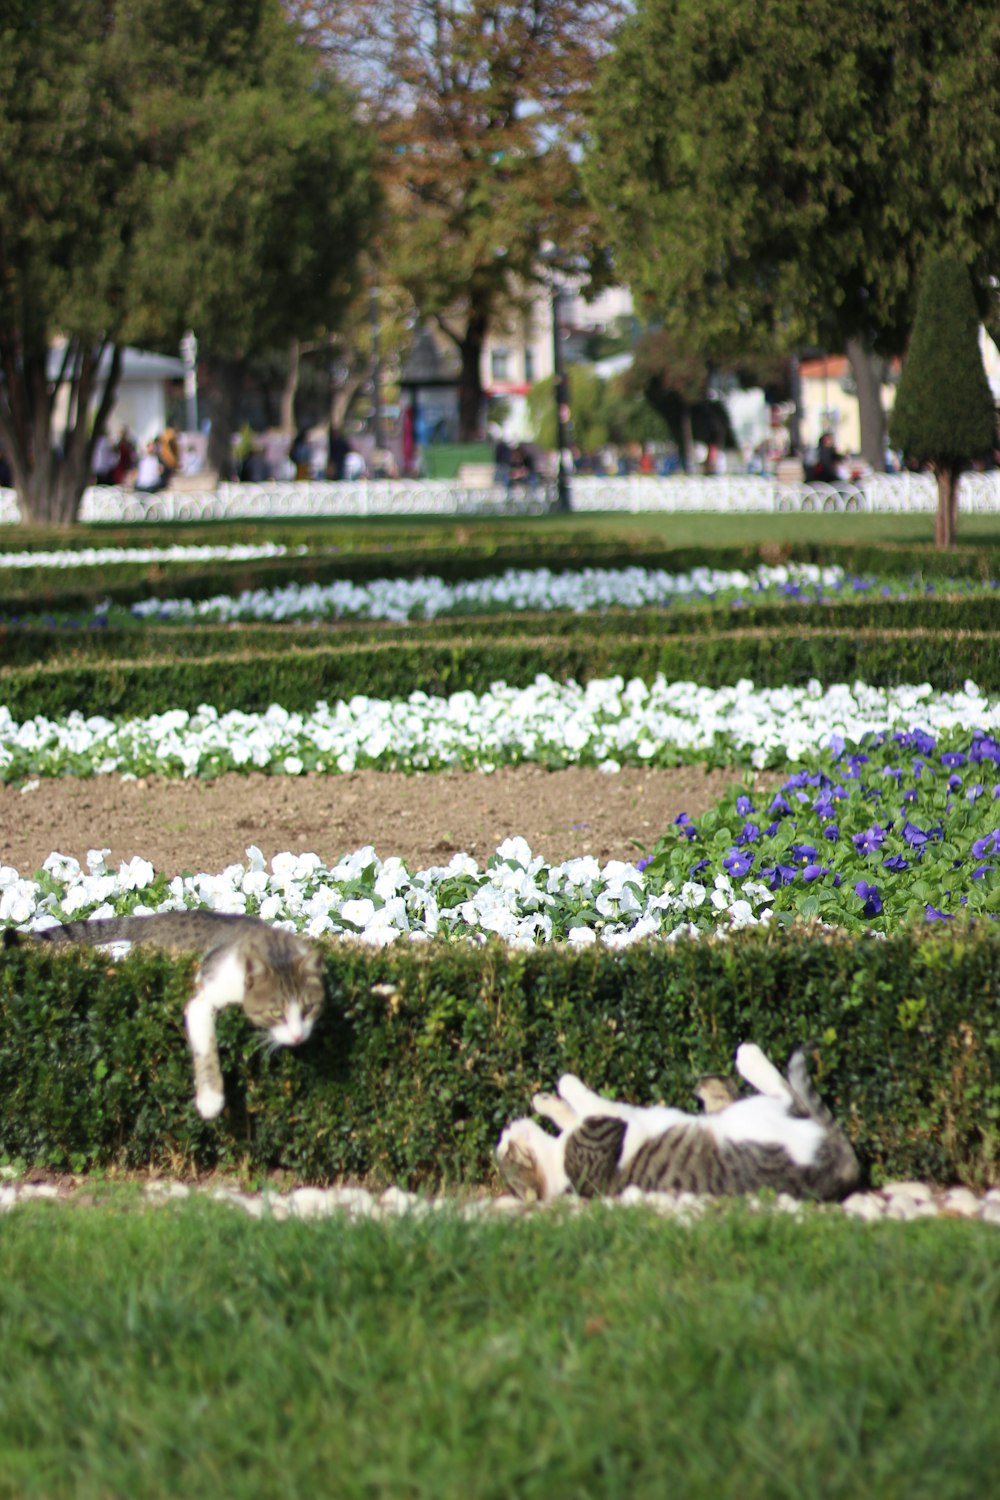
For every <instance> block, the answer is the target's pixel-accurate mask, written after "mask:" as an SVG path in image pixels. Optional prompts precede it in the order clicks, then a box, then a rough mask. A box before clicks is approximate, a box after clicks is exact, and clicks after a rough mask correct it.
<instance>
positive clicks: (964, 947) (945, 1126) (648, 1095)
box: [0, 928, 1000, 1187]
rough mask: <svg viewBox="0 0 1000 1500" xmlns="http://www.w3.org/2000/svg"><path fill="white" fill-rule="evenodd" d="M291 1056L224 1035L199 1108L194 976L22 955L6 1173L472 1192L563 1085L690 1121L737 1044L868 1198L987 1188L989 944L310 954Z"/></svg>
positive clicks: (4, 1126)
mask: <svg viewBox="0 0 1000 1500" xmlns="http://www.w3.org/2000/svg"><path fill="white" fill-rule="evenodd" d="M327 954H328V958H327V972H328V981H329V993H330V1001H329V1004H328V1008H327V1011H326V1012H325V1014H324V1016H323V1017H322V1019H321V1021H320V1023H319V1025H318V1026H317V1028H316V1032H315V1033H314V1036H313V1037H312V1038H311V1040H310V1041H309V1043H307V1044H306V1046H305V1047H303V1048H301V1049H299V1050H298V1051H296V1052H290V1051H279V1052H277V1053H273V1054H268V1053H267V1052H266V1051H265V1050H262V1049H261V1047H260V1045H259V1038H257V1037H256V1035H255V1033H254V1032H253V1031H252V1030H251V1029H250V1028H249V1027H248V1025H247V1023H246V1022H245V1021H244V1020H243V1018H242V1017H241V1016H240V1015H238V1014H236V1013H233V1012H226V1013H224V1014H223V1016H222V1017H221V1020H220V1026H219V1032H220V1043H221V1051H222V1058H223V1071H224V1074H225V1078H226V1093H227V1108H226V1111H225V1113H224V1115H223V1116H222V1117H221V1118H220V1119H219V1120H218V1121H213V1122H205V1121H202V1120H200V1119H199V1117H198V1115H197V1114H196V1112H195V1110H194V1106H193V1103H192V1085H191V1077H190V1061H189V1056H188V1049H187V1043H186V1039H185V1035H184V1030H183V1023H182V1006H183V1002H184V998H185V996H186V993H187V986H188V984H189V983H190V978H191V974H192V970H193V962H192V961H187V960H185V961H181V960H177V959H171V958H169V957H168V956H166V955H163V954H157V953H149V952H147V953H146V954H133V955H132V956H130V957H129V958H128V959H126V960H124V961H123V962H121V963H119V964H112V963H109V962H108V960H107V959H106V958H104V957H102V956H101V955H100V954H96V953H93V952H89V951H87V952H75V951H74V952H68V953H47V952H44V951H40V950H28V949H17V950H13V951H12V952H11V953H9V954H6V955H5V957H4V962H3V966H2V969H0V1154H2V1155H4V1156H5V1157H7V1158H13V1159H20V1160H22V1161H24V1162H25V1163H27V1164H32V1165H39V1166H40V1165H45V1166H50V1167H70V1168H73V1169H75V1170H83V1169H85V1168H92V1167H95V1166H103V1167H112V1166H115V1167H123V1168H125V1167H131V1168H150V1167H152V1168H157V1169H161V1170H171V1171H189V1170H191V1171H193V1170H199V1171H200V1170H207V1169H212V1168H217V1167H218V1168H225V1169H228V1170H238V1171H240V1172H242V1173H244V1174H246V1175H248V1176H254V1175H259V1174H263V1173H265V1172H269V1171H273V1170H288V1171H290V1172H294V1173H295V1174H296V1176H297V1177H299V1178H300V1179H302V1180H305V1181H315V1182H327V1181H333V1180H336V1179H338V1178H344V1177H346V1178H349V1179H352V1180H362V1181H366V1182H368V1183H369V1184H370V1185H372V1186H378V1185H380V1184H384V1183H387V1182H390V1181H395V1182H398V1183H400V1184H402V1185H405V1186H409V1187H414V1186H420V1185H425V1186H436V1185H439V1184H441V1183H443V1182H452V1183H454V1182H459V1181H483V1180H486V1179H487V1178H488V1176H489V1174H490V1172H491V1162H492V1150H493V1146H494V1144H495V1141H496V1139H497V1137H498V1135H499V1133H500V1130H501V1129H502V1128H503V1126H504V1125H505V1124H506V1123H507V1122H508V1121H509V1120H510V1119H512V1118H514V1117H516V1116H517V1115H519V1114H524V1113H526V1112H528V1110H529V1107H530V1106H529V1101H530V1098H531V1095H532V1093H533V1092H534V1091H535V1090H537V1089H538V1088H540V1087H545V1088H551V1087H552V1086H553V1084H554V1083H555V1081H556V1079H557V1078H558V1076H559V1074H560V1073H562V1072H563V1071H566V1070H570V1071H574V1072H578V1073H579V1074H580V1075H581V1076H582V1077H584V1078H585V1079H586V1080H587V1082H589V1083H590V1084H591V1085H593V1086H594V1087H597V1088H600V1089H603V1090H606V1091H609V1092H612V1093H614V1094H617V1095H618V1096H619V1097H626V1098H631V1099H636V1100H639V1101H653V1100H656V1099H664V1100H666V1101H669V1102H671V1103H675V1104H679V1105H682V1106H685V1105H688V1106H689V1107H692V1108H693V1107H695V1106H694V1103H693V1098H692V1095H691V1087H692V1083H693V1080H694V1078H695V1077H696V1076H697V1075H698V1074H699V1073H702V1072H705V1071H723V1072H728V1071H729V1070H730V1066H731V1058H732V1054H733V1052H734V1050H735V1048H736V1046H737V1045H738V1043H739V1042H740V1041H742V1040H745V1039H748V1038H751V1039H753V1040H755V1041H757V1042H758V1043H759V1044H760V1045H761V1046H762V1047H763V1048H764V1049H765V1051H766V1052H768V1053H769V1055H771V1056H772V1057H773V1058H774V1059H775V1060H776V1061H779V1062H783V1061H784V1060H785V1058H786V1057H787V1055H788V1054H789V1052H790V1051H791V1050H792V1048H793V1047H794V1046H795V1045H796V1044H797V1043H798V1042H799V1041H802V1040H805V1039H812V1040H813V1041H815V1043H816V1050H815V1053H814V1073H815V1075H816V1077H817V1081H818V1084H819V1087H820V1089H821V1091H822V1093H823V1094H824V1096H825V1097H826V1098H827V1100H828V1101H829V1102H830V1104H831V1106H832V1107H833V1108H834V1110H835V1112H836V1114H837V1116H838V1118H839V1119H840V1120H841V1121H842V1123H843V1124H844V1126H845V1128H846V1129H847V1131H848V1132H849V1134H850V1135H851V1137H852V1139H853V1140H854V1141H855V1144H856V1147H857V1150H858V1153H859V1156H860V1158H861V1160H862V1163H863V1166H864V1169H865V1171H866V1173H867V1174H868V1176H869V1177H870V1178H871V1180H873V1181H875V1182H878V1181H882V1180H887V1179H889V1178H896V1177H929V1178H932V1179H935V1180H938V1181H942V1182H952V1181H962V1182H967V1183H969V1184H971V1185H973V1186H981V1185H983V1184H985V1183H989V1182H994V1181H996V1180H997V1177H998V1172H1000V1020H998V1011H997V998H996V997H997V994H998V991H1000V933H998V932H996V931H995V930H993V929H992V928H991V929H989V930H988V931H985V930H981V931H979V932H969V931H968V930H964V931H958V930H956V929H950V930H947V931H935V932H933V933H932V932H929V931H928V932H925V931H923V930H921V931H920V932H903V933H899V934H897V935H895V936H893V937H891V938H889V939H888V940H887V941H880V942H875V941H873V940H871V939H865V938H862V939H850V938H846V937H840V936H832V935H829V934H823V933H818V932H817V933H805V934H798V935H795V934H777V933H762V932H760V931H755V932H747V933H743V934H737V935H736V936H734V937H733V938H732V939H731V940H729V941H727V942H725V943H716V942H711V941H707V940H706V941H702V942H682V943H679V944H677V945H674V946H670V945H666V944H643V945H639V946H637V947H636V948H634V949H629V950H626V951H624V952H622V953H620V954H612V953H609V952H607V951H605V950H602V949H590V950H587V951H585V952H582V953H567V952H563V951H558V950H556V949H553V948H546V949H541V948H540V949H536V950H531V951H528V952H513V951H508V950H505V949H504V948H502V947H501V946H499V945H497V946H494V945H489V946H487V947H485V948H473V947H466V946H464V945H462V946H455V947H441V946H438V945H429V946H426V947H425V946H419V947H418V946H410V945H397V946H394V947H392V948H390V949H386V950H382V951H372V950H369V949H366V948H365V947H363V946H362V945H360V944H356V943H345V944H340V945H335V944H331V945H330V946H329V947H328V949H327Z"/></svg>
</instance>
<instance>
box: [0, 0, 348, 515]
mask: <svg viewBox="0 0 1000 1500" xmlns="http://www.w3.org/2000/svg"><path fill="white" fill-rule="evenodd" d="M0 49H2V53H3V56H4V59H5V65H6V67H7V68H8V70H9V72H8V77H9V80H10V86H9V87H8V88H7V89H5V91H4V95H3V99H2V102H0V442H2V443H3V445H4V447H5V449H6V450H7V452H8V455H9V458H10V462H11V466H12V469H13V471H14V479H15V484H16V487H17V491H18V496H19V501H20V505H21V510H22V515H23V516H24V517H25V519H26V520H27V521H29V522H36V523H40V522H49V523H68V522H70V521H72V520H73V519H75V517H76V515H77V513H78V509H79V502H80V498H81V496H82V493H83V489H84V487H85V485H86V482H87V478H88V474H89V470H90V459H91V454H92V451H93V444H94V442H95V441H96V437H97V434H98V433H99V432H100V430H101V429H102V427H103V424H104V421H105V420H106V417H107V414H108V411H109V410H110V407H111V405H112V404H113V401H114V396H115V387H116V384H117V379H118V374H119V370H120V361H121V349H122V346H123V345H124V344H125V343H126V342H137V341H143V342H149V343H154V344H159V345H161V346H163V345H165V344H170V343H173V342H174V341H175V340H176V339H177V338H178V337H179V335H180V333H181V331H182V330H183V329H184V328H185V327H186V326H188V325H190V326H193V327H195V328H196V330H197V332H198V335H199V339H200V342H201V345H202V348H203V349H206V350H208V351H209V352H212V353H214V354H215V355H216V356H217V357H220V358H222V359H224V360H226V361H228V362H229V363H230V364H231V365H232V366H233V367H234V368H238V366H239V362H240V361H241V360H242V359H244V358H245V357H246V356H247V354H248V353H250V352H253V351H254V350H256V349H260V348H266V347H268V346H269V345H273V344H274V343H276V342H279V341H284V340H287V339H288V338H291V337H295V336H300V337H301V336H305V335H307V334H309V333H312V332H314V331H315V330H316V327H317V325H318V324H321V323H323V322H324V321H325V320H328V319H329V318H330V317H331V316H332V315H333V314H335V311H336V308H337V306H338V304H339V303H340V302H341V301H343V300H346V299H347V297H348V296H349V294H350V291H351V281H352V275H353V269H354V266H355V263H356V260H357V255H358V250H359V247H360V245H361V244H363V243H364V240H365V237H366V229H367V225H368V223H370V218H371V213H370V210H371V207H372V202H373V190H372V178H371V173H370V170H369V148H368V145H367V141H366V137H365V134H364V133H363V132H362V130H361V128H360V126H359V125H358V123H357V121H356V117H355V113H354V109H353V105H352V102H351V99H350V98H349V97H348V96H347V95H346V94H345V92H344V90H343V89H342V88H340V86H339V85H338V84H337V83H336V81H335V79H334V78H333V77H332V76H331V75H330V73H329V71H328V70H321V69H320V68H319V66H318V62H317V59H316V58H315V55H314V54H312V53H311V52H310V50H309V49H307V47H306V46H305V45H304V44H303V42H302V41H301V39H300V37H299V35H298V33H297V31H296V30H295V28H294V27H293V26H292V25H291V24H290V23H289V21H288V19H287V17H286V16H285V14H284V12H283V11H282V9H281V7H280V4H279V0H248V3H246V4H245V5H241V6H239V7H233V6H231V5H228V4H226V3H224V0H117V3H108V4H104V5H100V6H97V5H93V4H91V3H90V0H11V3H8V4H7V5H5V6H4V8H3V12H2V19H0ZM54 344H56V345H57V347H58V348H60V349H61V370H60V371H59V377H60V378H59V379H58V380H57V381H53V379H52V378H51V375H50V370H49V360H50V359H51V357H52V355H51V350H52V348H53V345H54ZM59 385H62V386H63V387H64V389H67V390H68V392H69V402H68V415H67V420H66V423H65V427H64V430H63V431H62V432H61V433H60V434H58V439H59V442H58V447H54V445H53V442H52V433H51V427H52V416H53V405H54V400H55V395H56V389H57V386H59ZM95 400H96V401H97V410H96V416H95V417H94V419H93V420H92V418H91V405H92V402H94V401H95ZM223 417H225V413H223ZM221 426H222V427H223V429H224V426H225V420H223V422H222V424H221Z"/></svg>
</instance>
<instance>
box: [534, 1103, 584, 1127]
mask: <svg viewBox="0 0 1000 1500" xmlns="http://www.w3.org/2000/svg"><path fill="white" fill-rule="evenodd" d="M531 1107H532V1109H533V1110H534V1111H535V1113H536V1114H538V1115H541V1116H542V1119H543V1120H551V1121H552V1123H553V1125H558V1126H559V1129H560V1130H572V1128H573V1126H574V1125H578V1124H579V1123H580V1120H579V1116H578V1115H577V1113H576V1110H575V1109H573V1108H572V1106H571V1105H569V1104H567V1103H566V1101H565V1099H560V1098H559V1096H558V1094H535V1095H534V1096H533V1097H532V1100H531Z"/></svg>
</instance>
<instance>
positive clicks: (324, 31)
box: [289, 0, 622, 437]
mask: <svg viewBox="0 0 1000 1500" xmlns="http://www.w3.org/2000/svg"><path fill="white" fill-rule="evenodd" d="M289 3H290V4H291V5H292V8H293V9H294V10H295V11H296V13H297V14H299V15H300V16H301V17H302V19H303V21H304V22H307V23H308V24H309V27H310V35H311V36H313V37H314V38H315V39H317V41H318V42H319V43H320V44H322V45H325V46H326V47H327V48H328V50H329V51H330V53H331V55H335V56H338V57H339V56H341V54H342V52H346V53H347V55H348V58H349V60H350V62H351V64H352V65H353V72H352V77H353V78H354V79H355V80H356V81H357V82H358V84H359V86H360V87H361V88H362V90H363V91H364V93H365V97H366V99H367V101H368V106H369V109H370V111H371V115H372V118H373V120H374V121H375V123H376V125H377V128H378V133H379V137H380V140H381V143H382V147H383V154H382V179H383V181H384V184H385V188H386V194H387V203H388V207H389V210H390V212H389V215H388V216H387V227H386V232H385V247H384V248H385V252H386V253H385V270H386V271H387V273H388V274H390V275H392V276H393V277H394V278H395V279H396V280H397V281H399V283H400V284H401V285H402V286H404V287H405V288H406V290H407V292H408V293H409V294H410V296H411V298H412V300H413V304H414V306H415V308H416V309H417V310H418V312H419V314H420V316H421V317H429V318H433V319H434V320H436V322H437V323H438V324H439V326H440V327H441V328H442V329H443V330H444V332H445V333H446V334H447V335H448V337H449V338H451V340H452V341H453V343H454V344H455V346H456V348H457V350H458V352H459V355H460V358H461V388H460V394H459V406H460V426H461V429H462V435H463V436H465V437H474V436H476V433H477V428H478V424H479V420H480V416H481V412H482V389H481V384H480V360H481V355H482V349H483V345H484V342H485V339H486V336H487V333H488V332H489V330H490V329H491V328H493V327H495V326H496V325H497V323H498V321H499V320H501V319H503V318H504V317H505V316H509V315H510V313H511V311H512V310H513V309H515V308H516V307H517V306H518V305H519V304H521V303H523V302H524V301H525V298H526V296H527V294H528V291H529V289H531V288H532V287H533V286H535V285H537V282H538V280H539V277H540V266H539V251H540V249H541V247H542V246H543V245H544V244H545V243H546V242H547V241H548V242H551V243H553V244H554V245H556V246H558V248H559V252H560V258H561V260H562V262H563V264H564V265H579V264H580V263H587V264H588V265H592V266H597V265H598V264H600V263H601V262H602V249H601V247H602V243H603V242H602V241H601V239H600V237H599V236H596V235H595V214H594V212H593V210H592V208H591V207H590V205H589V204H588V203H587V201H586V200H585V198H584V195H583V193H582V190H581V187H580V181H579V171H578V161H579V146H580V141H581V134H582V128H583V127H582V112H583V105H584V101H585V98H586V95H587V92H588V90H589V87H590V84H591V81H592V78H593V75H594V69H595V66H596V62H597V59H598V57H599V56H600V55H601V53H602V52H603V51H604V50H605V49H606V46H607V44H608V40H609V38H610V34H611V29H612V25H613V23H614V22H615V21H616V19H617V18H618V16H619V14H620V12H621V9H622V6H621V4H620V0H467V3H465V4H462V5H442V4H440V3H438V0H325V3H319V0H289Z"/></svg>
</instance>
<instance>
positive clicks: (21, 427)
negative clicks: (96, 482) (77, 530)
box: [0, 343, 121, 526]
mask: <svg viewBox="0 0 1000 1500" xmlns="http://www.w3.org/2000/svg"><path fill="white" fill-rule="evenodd" d="M105 352H106V346H105V345H104V344H103V343H101V344H98V345H96V346H89V347H83V346H78V345H74V344H72V343H70V344H68V345H67V347H66V355H65V358H64V360H63V366H62V371H61V377H60V379H59V380H58V381H57V382H56V389H58V387H59V385H61V384H63V383H66V384H68V385H69V386H70V390H69V392H68V402H67V420H66V426H65V428H64V431H63V435H62V436H63V440H62V448H61V450H60V451H56V450H55V449H54V447H53V442H52V430H51V429H52V411H53V404H54V398H55V391H54V390H52V389H50V386H49V381H48V374H47V352H40V353H38V354H36V355H35V356H34V357H31V356H26V357H25V358H24V359H23V360H22V361H21V363H20V367H19V369H18V372H17V374H18V378H19V380H20V381H21V382H22V383H23V388H22V389H21V391H20V392H19V393H16V394H17V399H16V401H14V402H12V403H11V417H12V418H13V417H16V416H17V415H20V418H21V420H19V421H18V420H11V419H10V418H9V419H8V420H7V421H5V422H3V423H2V424H0V433H2V436H3V437H4V438H5V440H6V441H7V442H8V443H9V445H10V454H9V456H10V464H11V469H12V470H13V475H14V488H15V490H16V491H17V500H18V506H19V508H20V512H21V520H22V523H23V524H24V525H26V526H72V525H74V524H75V522H76V521H77V520H78V518H79V514H80V503H81V501H82V500H83V494H84V491H85V490H86V488H87V485H88V483H89V482H90V461H91V455H92V454H93V451H94V443H95V442H96V440H97V437H98V435H99V434H100V433H101V432H102V431H103V430H104V426H105V424H106V422H107V419H108V414H109V412H110V411H111V408H112V406H113V405H114V402H115V397H116V395H117V389H118V378H119V375H120V374H121V349H120V348H119V347H118V345H114V346H113V347H112V350H111V364H110V368H109V370H108V375H107V379H106V380H105V383H104V389H103V391H102V393H101V399H100V401H99V402H98V404H97V408H96V411H95V413H94V420H93V423H91V398H92V396H93V394H94V390H95V387H96V384H97V380H98V370H99V367H100V363H101V360H102V359H103V357H104V354H105Z"/></svg>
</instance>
